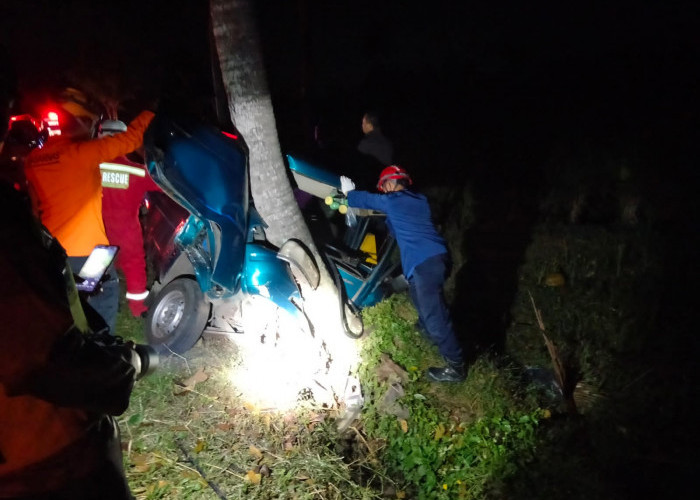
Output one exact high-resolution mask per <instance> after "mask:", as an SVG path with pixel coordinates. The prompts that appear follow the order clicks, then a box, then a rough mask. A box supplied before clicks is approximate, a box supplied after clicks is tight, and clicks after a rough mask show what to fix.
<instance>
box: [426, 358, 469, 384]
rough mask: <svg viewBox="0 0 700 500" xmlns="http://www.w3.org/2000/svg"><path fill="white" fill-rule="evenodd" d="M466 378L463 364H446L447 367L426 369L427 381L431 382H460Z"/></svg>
mask: <svg viewBox="0 0 700 500" xmlns="http://www.w3.org/2000/svg"><path fill="white" fill-rule="evenodd" d="M466 378H467V369H466V367H465V366H464V363H454V362H450V361H448V362H447V366H445V367H442V368H439V367H437V366H432V367H430V368H428V379H429V380H431V381H433V382H462V381H463V380H465V379H466Z"/></svg>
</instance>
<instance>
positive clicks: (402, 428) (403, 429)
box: [399, 418, 408, 434]
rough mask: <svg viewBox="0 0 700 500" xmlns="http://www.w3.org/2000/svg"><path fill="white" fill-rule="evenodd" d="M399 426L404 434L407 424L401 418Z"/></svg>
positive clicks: (406, 430)
mask: <svg viewBox="0 0 700 500" xmlns="http://www.w3.org/2000/svg"><path fill="white" fill-rule="evenodd" d="M399 425H400V426H401V430H402V431H403V432H404V434H406V433H407V432H408V422H406V420H404V419H403V418H400V419H399Z"/></svg>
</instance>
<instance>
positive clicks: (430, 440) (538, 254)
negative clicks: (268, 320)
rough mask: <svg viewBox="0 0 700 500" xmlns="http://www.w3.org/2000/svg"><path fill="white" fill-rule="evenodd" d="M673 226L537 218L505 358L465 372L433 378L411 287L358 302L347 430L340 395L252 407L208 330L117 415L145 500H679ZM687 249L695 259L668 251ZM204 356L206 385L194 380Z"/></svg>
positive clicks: (230, 351) (135, 323)
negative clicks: (340, 421) (558, 379)
mask: <svg viewBox="0 0 700 500" xmlns="http://www.w3.org/2000/svg"><path fill="white" fill-rule="evenodd" d="M467 205H468V204H466V205H465V207H466V208H465V210H468V209H469V207H468V206H467ZM454 215H455V217H457V218H458V219H459V220H471V219H470V218H469V216H468V214H465V213H463V212H460V211H456V212H455V214H454ZM444 225H445V227H447V228H450V227H453V228H454V227H458V226H459V224H458V223H455V224H452V225H451V223H450V222H449V221H446V222H445V224H444ZM662 236H663V237H662ZM670 236H671V233H670V232H664V228H659V227H651V226H649V225H644V224H640V225H639V226H635V227H628V226H622V225H614V224H610V225H603V224H578V225H571V224H565V223H564V224H562V223H552V222H551V221H549V222H541V223H538V225H536V226H535V227H534V228H533V231H532V235H531V238H530V240H529V243H528V245H527V247H526V248H525V253H524V255H523V258H522V261H521V263H520V265H519V267H518V268H517V270H515V272H517V289H516V291H515V294H514V296H513V301H512V303H510V304H509V306H510V310H509V311H508V317H509V318H510V322H509V323H508V324H506V325H505V328H506V332H505V333H506V345H505V354H503V353H502V354H501V355H499V356H498V357H496V356H493V355H490V354H484V355H482V356H481V357H477V358H476V360H475V361H474V362H473V364H472V365H471V366H470V369H469V376H468V378H467V380H466V381H465V382H463V383H459V384H448V385H435V384H430V383H427V382H426V381H425V379H424V377H423V374H424V372H425V370H426V369H427V368H428V367H429V366H431V365H434V364H437V363H440V359H439V356H438V353H437V352H436V350H435V349H434V348H433V347H432V346H430V345H428V343H426V342H425V340H424V339H423V338H422V337H421V335H420V333H419V332H418V331H417V330H416V328H415V326H414V325H415V323H416V319H417V318H416V313H415V310H414V309H413V307H412V306H411V304H410V302H409V300H408V298H407V297H406V296H405V295H396V296H394V297H392V298H391V299H389V300H386V301H384V302H382V303H380V304H378V305H377V306H375V307H373V308H370V309H367V310H365V311H364V312H363V315H364V321H365V325H366V326H367V327H368V329H369V330H371V334H369V335H366V336H365V337H364V338H363V340H362V356H363V362H362V364H361V366H360V368H359V373H357V374H356V375H357V376H358V377H359V378H360V380H361V382H362V388H363V395H364V398H365V405H364V407H363V410H362V413H361V414H360V415H359V418H357V419H356V420H354V421H352V422H350V425H349V426H348V427H347V428H343V429H342V430H339V429H338V427H337V425H336V422H337V420H336V419H337V417H338V416H339V415H340V414H341V413H342V408H332V409H325V408H316V407H313V406H311V405H310V404H308V403H300V405H299V407H298V408H297V409H296V410H295V411H292V412H288V413H285V414H276V413H272V412H268V413H265V412H260V411H257V410H256V409H255V408H252V407H249V406H247V405H246V404H245V402H243V401H241V400H239V399H238V398H237V396H236V391H235V387H232V386H231V384H230V382H229V380H228V378H227V375H226V369H227V366H228V365H229V364H230V361H231V360H232V359H233V358H235V356H236V350H235V347H234V346H233V345H232V344H230V343H229V342H228V341H224V340H218V341H216V340H210V341H206V342H201V343H200V344H198V345H197V346H196V347H195V348H194V349H193V350H192V351H191V352H190V353H188V357H187V359H186V360H185V359H181V358H173V359H170V360H168V361H167V362H166V363H165V365H164V366H163V367H162V369H161V370H160V371H158V372H156V373H155V374H153V375H151V376H149V377H147V378H145V379H143V380H141V381H139V382H137V385H136V388H135V390H134V393H133V396H132V402H131V406H130V408H129V410H128V411H127V413H125V414H124V415H123V416H122V417H121V419H120V426H121V429H122V440H123V442H124V448H125V466H126V469H127V474H128V478H129V481H130V484H131V486H132V489H133V491H134V493H135V495H136V496H137V498H138V499H139V500H142V499H157V498H163V499H169V498H172V499H178V498H188V499H189V498H193V499H199V498H203V499H208V498H211V499H216V498H260V499H273V498H282V499H297V498H299V499H301V498H304V499H306V498H309V499H336V498H337V499H340V498H344V499H345V498H347V499H355V498H357V499H365V498H415V499H423V498H425V499H433V498H435V499H452V498H457V499H468V498H473V499H501V498H509V499H529V498H553V499H557V498H567V499H588V498H596V499H608V498H609V499H625V498H648V497H651V496H657V497H659V498H661V497H664V496H669V495H670V496H674V494H673V493H674V492H682V491H683V487H684V486H685V485H686V484H687V481H688V480H689V479H690V478H692V477H693V474H694V472H693V471H694V470H696V460H695V458H694V449H693V446H692V442H693V441H692V439H687V438H686V436H690V435H692V432H693V429H694V427H695V426H694V425H693V422H694V412H693V411H692V405H688V404H687V402H688V401H693V400H695V399H697V398H696V394H697V390H696V389H695V388H696V387H697V384H696V383H695V380H696V379H697V377H696V376H694V373H695V371H694V370H693V368H692V367H693V366H694V358H693V355H692V352H694V351H693V346H697V340H695V337H693V336H689V335H688V332H689V331H690V330H689V329H688V327H689V326H690V324H691V321H692V320H691V319H689V318H690V317H689V316H688V315H687V314H683V312H682V309H683V308H682V307H681V306H682V305H683V304H685V303H687V298H685V295H684V294H683V292H682V290H683V289H684V288H683V287H684V286H685V288H687V286H686V285H689V284H690V285H692V276H693V274H692V273H688V272H687V270H688V269H689V268H687V267H684V266H685V264H686V263H688V262H692V261H693V259H694V254H693V250H692V248H693V247H692V246H691V245H687V244H685V246H683V245H684V241H683V240H674V239H670ZM679 245H680V246H679ZM451 246H454V247H455V248H459V247H460V245H459V244H455V245H451ZM676 248H682V249H684V250H685V254H687V255H685V258H675V259H674V258H669V257H668V256H670V255H673V252H672V250H674V249H676ZM460 258H461V259H462V260H461V261H466V259H468V255H467V254H465V255H462V256H461V257H460ZM553 275H557V276H559V277H560V278H561V279H559V278H558V279H556V280H553V279H551V277H552V276H553ZM531 297H532V298H531ZM533 301H534V304H535V305H536V307H537V309H539V311H540V314H541V316H542V321H543V323H544V325H545V327H546V333H547V336H548V337H549V338H550V339H551V340H552V341H553V342H554V344H555V345H556V348H557V351H558V353H559V355H560V357H561V360H562V362H563V364H564V365H565V367H566V370H567V371H568V373H569V375H570V377H572V379H573V380H574V381H575V382H578V385H577V387H576V391H575V392H574V399H575V401H576V403H577V407H578V408H577V410H578V411H577V412H575V413H571V412H570V411H568V409H567V407H565V406H564V405H563V403H562V399H561V397H559V395H558V393H557V391H556V388H555V389H554V390H553V389H552V385H551V380H552V370H551V367H552V360H551V357H550V353H549V352H548V350H547V348H546V346H545V343H544V340H543V337H542V331H541V330H540V328H539V325H538V322H537V319H536V316H535V313H534V311H533ZM122 311H126V313H125V312H121V313H120V316H119V322H118V329H119V332H120V334H121V335H123V336H125V337H128V338H132V339H135V340H137V341H142V340H143V337H142V333H141V329H142V324H141V321H142V320H140V319H134V318H131V317H129V316H128V310H127V309H126V307H122ZM476 315H478V311H477V312H476ZM201 369H204V370H205V373H206V374H207V375H206V380H203V379H200V381H199V382H196V383H193V382H192V380H189V381H188V379H190V378H191V377H193V375H195V374H197V373H200V372H199V370H201ZM538 377H540V378H538ZM548 377H549V378H548ZM666 494H669V495H666ZM675 496H678V495H675Z"/></svg>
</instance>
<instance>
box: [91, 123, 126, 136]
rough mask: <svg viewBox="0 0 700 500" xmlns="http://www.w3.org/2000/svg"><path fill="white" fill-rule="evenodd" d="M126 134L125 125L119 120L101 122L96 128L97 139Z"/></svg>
mask: <svg viewBox="0 0 700 500" xmlns="http://www.w3.org/2000/svg"><path fill="white" fill-rule="evenodd" d="M122 132H126V123H124V122H123V121H121V120H102V121H101V122H100V124H99V127H98V128H97V137H108V136H110V135H114V134H121V133H122Z"/></svg>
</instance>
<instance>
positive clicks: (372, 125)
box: [357, 111, 394, 167]
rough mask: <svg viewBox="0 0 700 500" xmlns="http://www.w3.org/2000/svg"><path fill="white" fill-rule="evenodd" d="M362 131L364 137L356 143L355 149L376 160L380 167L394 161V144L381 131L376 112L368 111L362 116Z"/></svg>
mask: <svg viewBox="0 0 700 500" xmlns="http://www.w3.org/2000/svg"><path fill="white" fill-rule="evenodd" d="M362 133H363V134H364V137H363V138H362V139H361V140H360V142H359V144H358V145H357V150H358V151H359V152H360V153H362V154H364V155H368V156H371V157H372V158H374V159H375V160H377V161H378V162H379V165H380V166H381V167H386V166H389V165H391V164H392V163H393V161H394V146H393V144H392V143H391V141H390V140H389V139H387V137H386V136H385V135H384V134H383V133H382V129H381V128H380V126H379V117H378V116H377V114H376V113H373V112H371V111H368V112H367V113H365V114H364V115H363V116H362Z"/></svg>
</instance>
